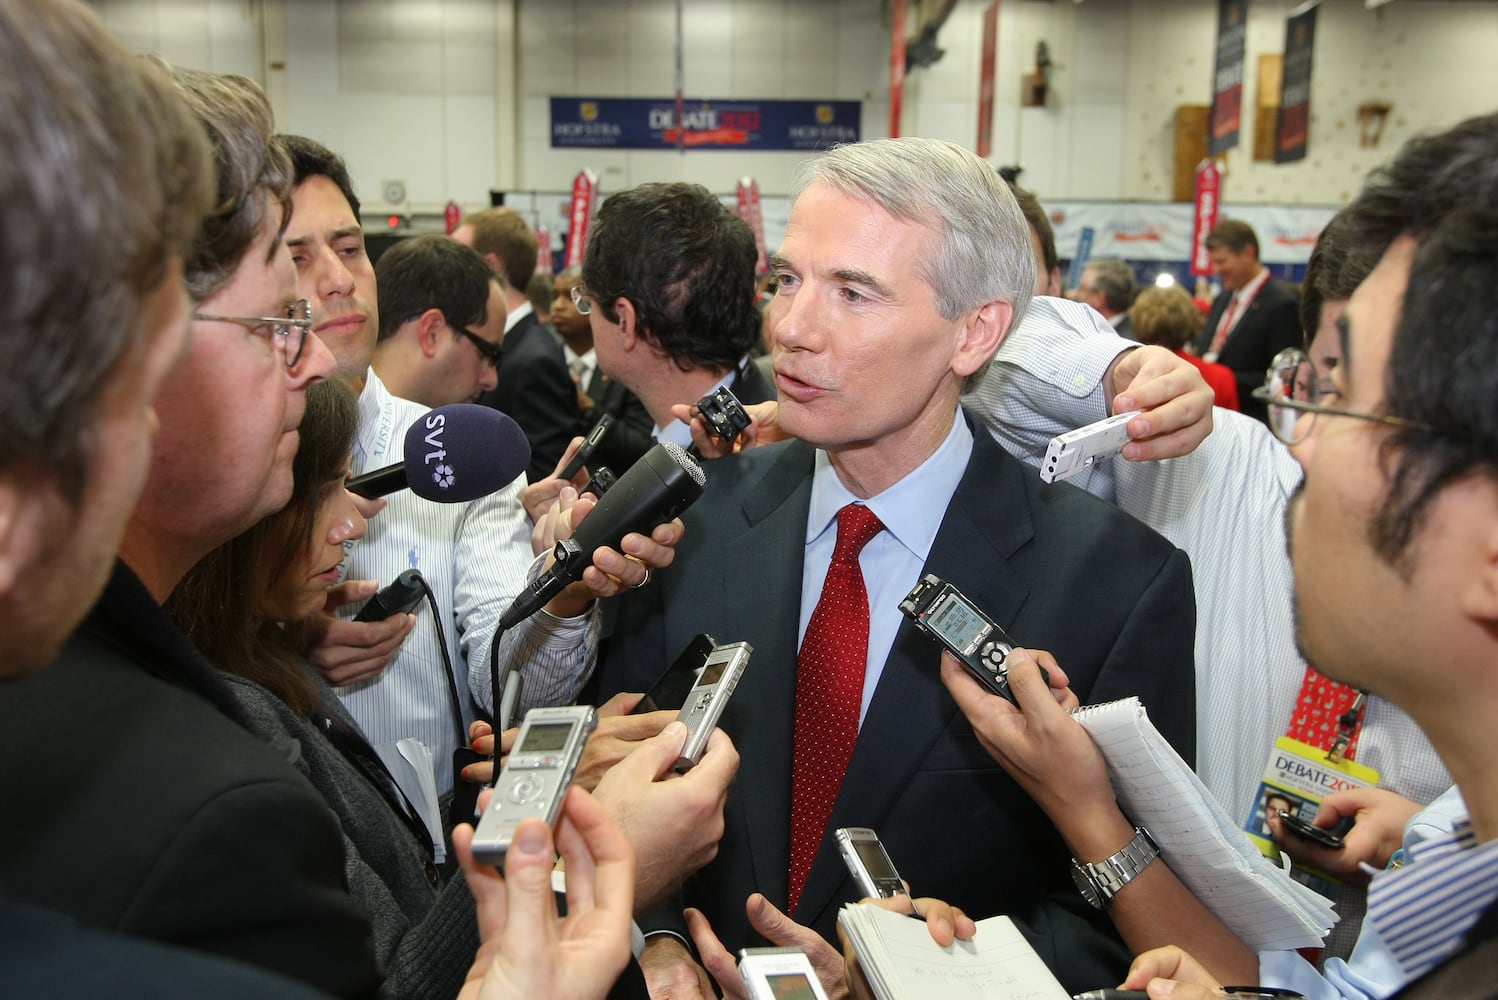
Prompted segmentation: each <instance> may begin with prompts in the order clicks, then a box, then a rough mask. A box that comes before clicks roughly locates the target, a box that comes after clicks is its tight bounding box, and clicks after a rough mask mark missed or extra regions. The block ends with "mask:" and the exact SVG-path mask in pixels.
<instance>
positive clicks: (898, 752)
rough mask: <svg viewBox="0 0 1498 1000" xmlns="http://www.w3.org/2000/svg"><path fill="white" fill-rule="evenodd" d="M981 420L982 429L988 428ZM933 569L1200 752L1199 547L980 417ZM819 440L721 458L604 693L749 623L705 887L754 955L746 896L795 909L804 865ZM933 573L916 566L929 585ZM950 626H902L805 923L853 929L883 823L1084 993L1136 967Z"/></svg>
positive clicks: (1071, 672) (627, 598)
mask: <svg viewBox="0 0 1498 1000" xmlns="http://www.w3.org/2000/svg"><path fill="white" fill-rule="evenodd" d="M980 427H981V425H980ZM974 439H975V440H974V445H973V454H972V458H971V460H970V462H969V465H968V469H967V472H966V474H965V475H964V477H963V479H962V482H961V484H960V485H959V487H958V489H957V492H956V494H955V495H954V496H953V498H952V501H951V503H950V505H949V506H948V507H947V509H946V513H945V515H944V518H943V522H942V527H941V529H940V531H939V533H938V534H937V537H936V540H935V542H934V544H933V546H932V550H931V554H930V557H929V559H928V561H927V564H926V570H927V571H929V572H933V573H936V574H938V575H939V576H941V577H942V578H944V579H946V580H948V581H949V582H951V583H953V584H955V585H956V586H957V587H958V588H959V589H961V590H962V591H963V592H964V593H966V594H967V595H968V596H969V597H970V598H972V599H973V600H974V601H975V602H976V603H978V604H979V605H980V606H982V607H984V608H985V609H987V610H988V612H989V613H990V614H991V615H992V616H993V617H994V618H995V619H996V620H997V621H998V622H999V623H1000V624H1001V625H1002V626H1003V627H1004V628H1005V629H1007V630H1008V632H1009V634H1010V635H1011V636H1012V637H1013V638H1014V639H1015V640H1016V641H1017V642H1020V643H1023V644H1025V645H1030V646H1035V647H1038V648H1042V649H1048V650H1051V651H1052V652H1054V653H1055V654H1056V656H1057V658H1058V660H1059V661H1060V662H1061V663H1062V664H1063V665H1064V666H1065V668H1066V671H1067V674H1068V676H1069V677H1070V678H1071V681H1072V686H1073V688H1074V689H1075V690H1076V692H1077V694H1078V696H1079V697H1080V698H1081V699H1082V701H1083V702H1084V703H1092V702H1100V701H1107V700H1109V699H1114V698H1120V697H1123V696H1125V695H1130V694H1137V695H1139V696H1140V697H1141V698H1142V700H1143V701H1144V703H1145V704H1146V705H1147V706H1148V707H1149V712H1150V717H1151V718H1152V719H1154V720H1155V722H1156V724H1157V725H1158V726H1159V728H1160V730H1161V732H1162V733H1164V734H1165V735H1166V736H1167V737H1168V738H1169V739H1170V741H1171V742H1172V743H1173V744H1174V745H1175V747H1176V748H1177V749H1178V750H1179V751H1180V753H1181V755H1182V756H1183V757H1185V758H1186V759H1187V760H1188V761H1189V760H1191V759H1192V757H1193V747H1194V738H1195V726H1194V717H1195V700H1194V680H1193V666H1192V657H1193V654H1192V643H1193V637H1194V622H1195V605H1194V602H1193V598H1192V590H1191V571H1190V565H1189V563H1188V561H1187V559H1186V556H1185V554H1184V553H1182V552H1179V551H1177V550H1176V549H1174V548H1173V547H1171V546H1170V544H1169V543H1167V542H1166V541H1165V540H1164V539H1162V538H1160V536H1158V535H1156V534H1155V533H1154V532H1152V531H1150V530H1149V529H1148V528H1146V527H1144V526H1143V525H1142V524H1140V523H1139V522H1137V521H1134V520H1133V519H1132V518H1130V517H1128V516H1127V515H1125V514H1123V513H1122V512H1120V511H1118V510H1117V509H1116V508H1114V507H1112V506H1111V505H1109V504H1106V503H1103V502H1101V501H1099V500H1097V499H1096V498H1094V497H1092V496H1090V495H1088V494H1086V493H1084V492H1083V491H1081V490H1078V489H1076V488H1075V487H1072V486H1070V485H1069V484H1065V483H1057V484H1055V485H1052V486H1046V485H1043V484H1042V483H1041V482H1040V479H1039V475H1038V474H1037V473H1036V471H1035V470H1034V469H1031V468H1029V467H1028V466H1025V465H1022V464H1021V463H1020V462H1018V461H1017V460H1015V459H1013V458H1011V457H1010V456H1009V455H1007V454H1006V453H1005V452H1004V451H1003V450H1002V449H1001V448H1000V447H999V446H998V445H997V444H996V443H994V441H993V439H992V438H991V437H990V436H989V435H987V434H985V433H983V432H982V431H981V429H980V430H978V431H976V432H975V434H974ZM813 458H814V453H813V450H812V449H811V448H810V447H808V446H806V445H805V444H802V443H800V442H788V443H786V444H783V445H771V446H767V447H763V448H757V449H753V450H750V451H746V452H743V453H741V454H739V455H736V456H732V457H729V458H723V459H719V460H717V461H714V462H712V463H710V464H709V465H708V466H707V468H706V470H705V471H706V472H707V488H706V491H705V492H704V493H703V495H702V497H701V499H699V500H698V501H697V502H696V503H695V504H694V505H693V506H692V507H691V508H690V509H689V510H688V511H687V512H686V513H685V515H683V518H684V520H685V521H686V522H687V530H686V534H685V536H684V537H683V539H682V542H681V544H680V545H679V546H678V548H677V559H676V561H675V563H673V565H672V567H671V571H670V572H669V573H663V574H661V575H660V576H659V577H658V578H657V582H656V583H654V584H652V585H651V586H649V587H644V588H641V589H639V590H633V591H629V592H628V593H627V594H625V595H623V597H621V598H620V599H618V600H617V601H615V602H611V604H612V607H611V608H610V609H609V611H608V613H607V617H606V623H607V624H606V628H611V630H612V635H611V638H610V645H609V649H608V653H607V659H606V660H605V661H604V663H603V666H602V668H601V669H602V672H603V677H602V685H601V688H602V690H601V694H602V695H604V696H608V695H611V694H613V693H615V692H618V691H625V690H627V691H644V690H646V689H647V688H648V686H649V685H650V683H651V682H652V681H653V680H654V679H655V677H656V676H657V675H658V674H659V673H660V671H661V670H663V669H664V668H665V666H666V665H667V664H669V663H670V662H671V661H672V660H673V659H674V658H675V656H676V655H677V653H679V652H680V651H681V649H682V648H684V647H685V645H686V643H687V641H688V639H689V638H690V637H691V636H692V635H694V634H695V633H697V632H702V631H706V632H710V633H711V634H712V635H713V636H715V637H716V638H717V639H718V641H720V642H734V641H738V640H747V641H748V642H749V643H751V644H752V645H753V647H754V654H753V658H752V660H751V661H750V664H749V667H748V669H747V671H746V673H745V677H744V680H743V681H742V682H741V683H740V684H739V686H738V688H737V690H736V692H735V694H734V697H733V700H732V701H731V702H729V705H728V708H727V712H726V714H725V715H724V717H723V721H722V727H723V729H724V730H725V731H726V732H727V733H728V734H729V735H730V736H731V737H732V738H733V740H734V742H735V744H736V745H737V747H738V749H739V752H740V754H741V764H740V767H739V772H738V776H737V778H736V779H735V784H734V786H733V789H732V791H731V792H730V795H729V799H728V806H727V812H726V824H727V825H726V831H725V834H724V837H723V840H722V843H721V845H720V850H719V854H718V857H717V859H716V860H715V861H714V862H713V863H712V864H710V865H709V866H708V867H707V868H705V869H703V870H702V871H701V872H700V873H698V875H697V876H695V877H694V878H693V880H692V881H691V882H690V883H689V885H688V887H687V891H686V897H687V899H686V902H688V903H690V904H692V905H695V906H698V907H700V908H702V909H703V910H704V911H705V912H706V913H707V915H708V917H709V919H710V920H711V921H712V923H713V926H714V928H715V929H716V930H717V932H718V934H719V937H720V938H721V939H722V940H723V942H724V943H725V944H726V945H727V946H728V948H729V950H730V951H732V950H734V949H736V948H738V947H740V946H743V945H748V944H753V943H755V942H753V941H751V940H750V931H749V929H748V926H747V921H746V918H745V915H744V900H745V899H746V898H747V897H748V895H749V894H750V893H751V892H753V891H755V890H759V891H762V892H764V893H765V894H766V895H767V896H768V897H769V899H770V900H771V901H772V902H774V903H775V904H776V905H779V906H784V904H785V901H786V894H787V887H786V882H787V869H788V865H789V836H790V834H789V830H790V787H791V750H792V733H793V715H794V711H793V704H794V697H795V685H796V656H797V641H798V640H797V627H796V623H797V622H798V621H799V617H800V601H801V596H800V595H801V572H802V562H803V555H804V551H805V549H804V539H805V534H806V517H807V510H808V505H809V502H810V495H811V480H810V475H811V471H812V468H813ZM915 582H916V581H915V580H911V581H910V583H911V585H914V583H915ZM938 664H939V655H938V651H937V646H936V645H935V644H934V642H933V641H932V640H930V639H928V638H927V637H925V636H924V635H922V634H920V633H919V632H917V631H915V630H914V628H912V627H911V626H910V624H909V623H908V622H907V623H904V624H902V625H901V626H900V630H899V632H898V633H897V635H896V637H895V641H894V645H893V647H892V648H891V651H890V654H889V659H888V660H887V661H886V662H885V666H884V672H883V675H882V677H881V679H880V681H879V687H878V689H877V690H876V692H875V694H874V697H873V701H872V703H871V704H870V706H869V711H868V714H867V716H866V718H865V720H864V723H863V726H862V728H861V730H860V732H859V737H858V743H857V745H856V747H855V749H854V752H853V758H852V761H851V763H850V765H849V769H848V772H847V776H846V778H845V780H844V784H843V787H842V791H841V793H840V795H839V798H838V800H837V803H836V805H835V806H834V807H833V812H832V818H831V821H830V822H829V824H828V834H827V835H826V836H825V837H824V839H823V842H822V846H821V849H820V852H819V853H818V855H817V858H816V860H815V862H814V863H813V866H812V869H811V873H810V876H809V878H808V880H807V883H806V887H805V889H804V890H803V893H802V897H801V901H800V905H799V907H798V910H797V912H796V914H795V917H796V919H797V920H798V921H800V922H801V923H803V924H807V925H809V926H811V927H813V928H815V929H816V930H817V931H818V932H819V933H821V934H822V935H823V936H824V937H827V938H828V940H830V941H835V940H836V938H835V936H834V935H835V929H834V926H835V920H836V915H837V910H838V908H839V907H840V906H841V905H842V904H843V903H844V902H846V901H850V900H855V899H857V898H859V896H860V893H859V891H858V890H857V888H856V887H855V886H854V884H853V882H852V880H851V878H849V876H848V874H847V871H846V869H845V868H844V866H843V864H842V862H841V861H840V860H839V857H838V854H837V850H836V847H835V846H834V844H833V838H832V836H831V831H832V830H833V829H835V828H836V827H840V826H870V827H874V828H875V829H877V830H878V831H879V834H880V837H881V838H882V839H883V840H884V842H885V844H886V845H887V846H888V847H889V850H890V855H891V857H892V858H894V860H895V863H896V864H897V865H898V866H899V868H900V872H901V874H902V875H903V876H905V878H907V879H908V880H909V881H910V884H911V886H912V888H913V890H914V891H915V893H916V894H917V895H932V896H937V897H942V898H945V899H947V900H950V901H951V902H953V903H955V904H957V905H959V906H961V907H963V908H964V909H965V910H966V911H967V912H968V913H969V914H971V915H973V916H974V917H979V918H981V917H984V916H989V915H992V914H995V913H1009V914H1010V915H1012V916H1014V917H1015V918H1016V919H1017V921H1018V922H1019V923H1020V924H1021V925H1022V926H1024V927H1025V928H1026V929H1027V932H1028V933H1029V936H1030V938H1031V940H1032V943H1034V944H1035V946H1036V948H1037V950H1038V951H1039V953H1040V955H1041V956H1042V957H1043V958H1045V959H1046V961H1047V962H1048V964H1049V965H1050V966H1051V968H1052V969H1053V970H1054V971H1055V972H1056V973H1057V975H1058V976H1059V977H1060V979H1061V981H1062V983H1063V984H1064V985H1066V986H1067V987H1068V988H1069V989H1070V990H1072V991H1073V992H1076V991H1077V990H1080V989H1085V988H1089V987H1088V984H1089V983H1090V984H1092V986H1096V985H1097V984H1098V983H1109V982H1117V981H1118V980H1119V979H1121V978H1122V975H1123V973H1124V971H1126V969H1127V967H1128V963H1129V955H1128V953H1127V951H1126V949H1125V948H1124V947H1123V946H1122V943H1121V942H1120V941H1119V940H1118V938H1117V937H1116V935H1115V934H1114V932H1113V930H1112V927H1111V925H1110V924H1109V922H1108V920H1107V918H1106V916H1104V915H1103V914H1101V913H1099V912H1097V911H1094V910H1092V909H1091V908H1089V907H1088V906H1087V904H1086V903H1085V902H1083V900H1082V898H1081V897H1080V895H1078V893H1077V891H1076V889H1075V887H1074V886H1073V885H1072V882H1071V877H1070V874H1069V861H1068V854H1067V850H1066V848H1065V846H1064V845H1063V844H1062V841H1061V838H1060V837H1059V835H1058V834H1057V833H1056V830H1055V828H1054V827H1053V826H1052V825H1051V823H1050V822H1049V821H1048V820H1047V819H1046V818H1045V816H1044V814H1043V813H1042V812H1041V811H1040V810H1039V809H1038V808H1037V807H1036V806H1035V805H1034V803H1033V802H1032V801H1031V800H1030V799H1029V797H1028V796H1026V795H1025V793H1024V792H1023V791H1022V790H1021V789H1020V788H1019V786H1018V785H1016V784H1015V783H1014V782H1013V781H1012V780H1011V779H1010V778H1009V776H1008V775H1007V774H1005V772H1004V771H1003V770H1002V769H1001V768H1000V767H999V765H998V764H997V763H995V762H994V760H993V759H992V758H991V757H990V756H989V755H988V754H987V753H986V752H985V751H984V750H983V748H982V747H981V746H980V745H979V743H978V741H977V738H976V737H975V736H974V734H973V731H972V727H971V725H970V724H969V723H968V721H967V719H966V718H965V717H963V716H962V714H961V713H960V712H959V711H958V710H957V707H956V705H955V704H954V703H953V702H952V700H951V698H950V697H949V696H948V695H947V692H946V689H945V688H944V687H943V686H942V684H941V679H940V674H939V668H938Z"/></svg>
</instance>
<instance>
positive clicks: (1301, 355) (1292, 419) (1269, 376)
mask: <svg viewBox="0 0 1498 1000" xmlns="http://www.w3.org/2000/svg"><path fill="white" fill-rule="evenodd" d="M1328 391H1329V390H1328V389H1326V388H1324V387H1323V386H1322V385H1321V381H1320V380H1319V379H1318V378H1317V377H1316V366H1315V365H1314V364H1312V363H1311V359H1310V358H1308V357H1306V355H1305V352H1304V351H1301V350H1298V349H1297V348H1294V347H1288V348H1286V349H1285V350H1283V351H1280V352H1279V353H1278V354H1276V355H1275V356H1274V360H1273V361H1271V362H1270V363H1269V370H1268V371H1267V372H1265V373H1264V384H1263V385H1261V386H1259V388H1257V389H1255V390H1254V391H1253V397H1254V399H1257V400H1259V401H1260V402H1262V403H1265V404H1266V405H1267V406H1268V408H1269V429H1270V430H1272V431H1274V436H1275V437H1277V438H1279V439H1280V440H1281V441H1283V442H1285V443H1286V444H1299V443H1300V442H1302V441H1304V440H1305V439H1306V436H1307V435H1309V434H1310V433H1311V425H1312V424H1314V423H1315V422H1316V414H1318V413H1325V414H1327V415H1328V416H1333V417H1353V418H1355V419H1357V420H1369V421H1372V422H1373V423H1376V424H1386V425H1388V426H1390V427H1403V428H1407V429H1411V430H1418V431H1430V430H1431V428H1430V426H1429V425H1427V424H1422V423H1420V422H1419V421H1417V420H1405V419H1404V418H1403V417H1392V416H1388V415H1386V414H1380V413H1357V412H1354V411H1353V410H1344V409H1341V408H1339V407H1336V406H1327V405H1326V404H1325V403H1323V402H1321V398H1322V396H1323V395H1326V394H1327V393H1328Z"/></svg>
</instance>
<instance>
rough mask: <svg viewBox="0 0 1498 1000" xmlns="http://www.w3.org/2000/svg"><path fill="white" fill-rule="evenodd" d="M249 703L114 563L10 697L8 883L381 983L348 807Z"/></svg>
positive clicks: (256, 957) (180, 935)
mask: <svg viewBox="0 0 1498 1000" xmlns="http://www.w3.org/2000/svg"><path fill="white" fill-rule="evenodd" d="M237 713H238V709H237V706H236V705H235V703H234V700H233V698H232V696H231V695H230V694H229V693H228V692H227V690H226V689H225V688H224V686H223V682H222V681H221V680H220V679H219V677H218V675H217V673H216V672H215V671H214V670H213V668H212V667H211V666H209V664H208V663H207V662H206V661H204V660H203V659H202V658H201V657H200V656H199V655H198V654H197V652H196V651H195V650H194V649H193V648H192V647H191V646H190V645H189V644H188V642H187V640H186V639H185V638H184V637H183V636H182V634H181V633H180V632H178V631H176V629H175V628H174V627H173V626H172V624H171V623H170V622H169V621H168V620H167V618H166V615H165V614H164V613H163V612H162V610H161V608H160V607H159V606H157V604H156V602H155V601H154V600H152V599H151V596H150V594H149V593H147V592H146V590H145V588H144V587H143V586H142V585H141V583H140V581H139V580H137V579H136V577H135V575H134V574H132V573H131V572H130V571H129V570H128V569H127V568H125V567H124V565H123V564H121V565H119V566H117V567H116V569H115V574H114V577H113V579H111V581H110V583H109V586H108V588H107V589H106V591H105V593H104V596H103V597H102V598H101V599H100V602H99V604H98V605H97V606H96V607H95V608H94V610H93V612H92V613H91V614H90V616H89V618H88V619H87V620H86V621H85V622H84V624H83V625H82V626H81V627H80V629H79V631H78V633H77V634H76V635H75V636H74V637H73V639H72V640H71V641H70V642H69V643H68V646H67V647H66V649H65V650H64V651H63V653H62V655H61V657H59V659H58V661H57V662H56V663H54V664H53V665H52V666H51V667H49V668H47V669H46V670H44V671H42V672H41V673H39V674H37V675H36V676H35V677H31V678H27V679H25V680H21V681H16V682H14V683H11V684H7V685H6V686H5V690H4V692H3V694H0V734H3V735H0V740H3V741H4V748H5V749H4V753H3V754H0V801H3V802H4V803H5V815H6V822H5V823H3V824H0V893H3V894H4V895H5V896H7V897H8V898H10V899H13V900H16V901H19V902H23V903H29V904H32V905H35V906H41V907H45V908H47V909H51V910H55V911H57V912H60V913H65V914H68V915H69V916H71V917H73V918H75V919H76V920H78V921H79V922H80V923H82V924H84V925H86V926H90V927H96V928H102V929H106V930H113V931H120V932H123V933H126V934H134V935H139V936H141V937H146V938H152V939H154V940H157V941H161V942H166V943H168V944H174V945H180V946H182V947H185V948H190V949H193V950H196V951H204V952H210V953H213V954H216V955H220V956H222V957H225V958H230V959H235V960H238V961H242V962H247V963H249V964H251V965H256V966H259V967H261V968H264V969H269V970H271V971H273V972H278V973H281V974H282V975H286V976H290V977H292V978H295V979H299V980H302V981H303V982H306V983H310V984H312V985H314V986H316V987H318V988H319V989H322V990H326V991H327V992H329V993H333V994H336V995H338V996H343V997H350V996H362V995H367V994H371V993H373V992H374V990H375V989H376V988H377V987H378V986H379V984H380V981H381V975H380V973H379V970H378V968H377V963H376V960H375V957H374V952H373V942H372V934H371V930H370V924H369V919H368V917H367V916H366V914H365V912H364V911H363V909H362V908H361V907H360V906H359V905H358V904H357V903H356V902H355V901H354V900H353V898H352V897H351V896H350V895H349V893H348V890H347V889H346V888H345V883H344V855H343V838H342V834H341V832H340V829H339V826H338V821H337V819H336V818H335V817H334V815H333V813H332V812H331V811H330V810H329V809H328V806H327V804H326V803H325V802H323V800H322V798H321V797H320V796H319V795H318V794H317V792H315V791H314V790H313V789H312V787H311V786H310V785H309V784H307V782H306V781H305V780H303V778H302V776H301V775H299V774H298V773H297V772H296V771H295V770H293V769H292V767H291V766H290V765H289V764H287V763H286V761H285V760H284V759H283V758H282V757H280V756H278V755H277V754H276V753H275V752H274V751H272V750H271V748H270V747H268V746H267V745H266V744H264V743H262V742H260V741H259V740H258V739H256V738H255V737H254V736H252V735H251V734H250V733H249V732H247V731H246V730H245V729H244V727H243V726H241V725H240V724H239V723H238V722H237V721H236V719H237Z"/></svg>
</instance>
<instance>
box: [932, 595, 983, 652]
mask: <svg viewBox="0 0 1498 1000" xmlns="http://www.w3.org/2000/svg"><path fill="white" fill-rule="evenodd" d="M926 621H927V623H928V624H930V626H931V628H932V629H933V630H935V632H936V634H937V635H939V636H941V637H942V638H943V639H946V640H947V641H948V642H950V643H952V644H953V645H954V646H958V647H963V646H967V645H968V644H970V643H971V642H972V641H973V639H974V638H975V637H976V636H977V635H978V634H979V633H980V632H982V631H983V630H984V629H985V628H986V627H987V623H986V622H984V620H983V619H982V618H980V617H979V616H978V615H976V614H974V613H973V610H972V609H971V608H969V607H968V606H967V605H966V604H963V603H962V602H961V601H959V600H956V599H955V598H952V597H950V596H948V597H946V598H943V599H942V602H941V604H939V605H938V606H937V607H936V609H935V610H933V611H932V612H931V614H930V615H929V616H928V617H927V618H926Z"/></svg>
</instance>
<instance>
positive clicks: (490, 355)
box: [448, 323, 503, 369]
mask: <svg viewBox="0 0 1498 1000" xmlns="http://www.w3.org/2000/svg"><path fill="white" fill-rule="evenodd" d="M448 326H451V327H452V328H453V329H454V330H456V331H457V332H458V333H461V334H462V335H463V336H465V337H467V338H468V342H469V343H471V344H472V345H473V346H474V347H476V348H478V352H479V353H480V354H481V355H483V357H484V363H485V364H487V365H488V366H489V367H490V368H496V369H497V368H498V367H499V356H500V353H501V352H502V350H503V348H501V347H500V345H499V344H495V343H491V342H490V341H487V340H485V339H484V338H483V337H480V336H479V335H478V334H476V333H474V332H473V331H472V330H470V329H468V328H467V327H465V326H454V325H453V324H451V323H449V324H448Z"/></svg>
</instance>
